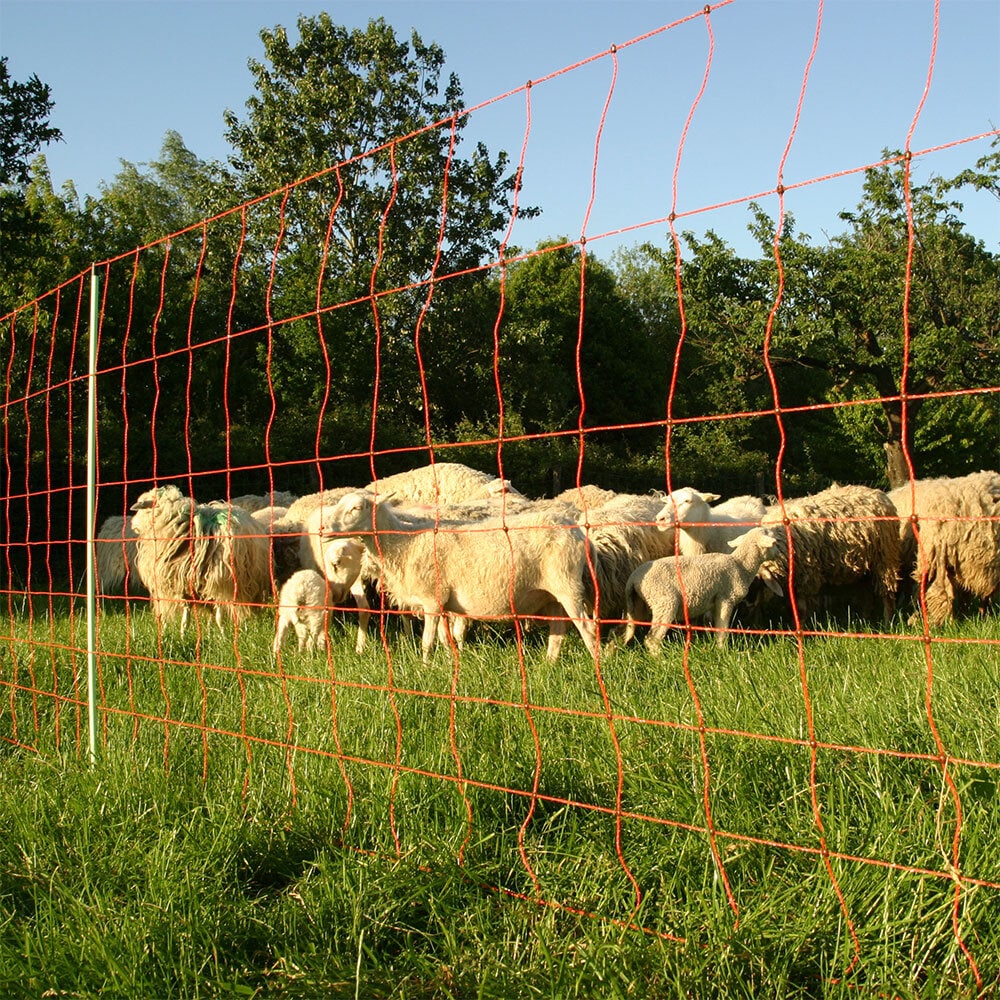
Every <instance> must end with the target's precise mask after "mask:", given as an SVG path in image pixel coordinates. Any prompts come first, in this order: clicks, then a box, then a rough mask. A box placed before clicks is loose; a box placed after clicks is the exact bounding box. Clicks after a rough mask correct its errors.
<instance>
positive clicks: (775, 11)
mask: <svg viewBox="0 0 1000 1000" xmlns="http://www.w3.org/2000/svg"><path fill="white" fill-rule="evenodd" d="M702 6H703V5H702V4H700V3H698V2H696V0H658V2H648V0H503V2H494V0H433V2H432V0H427V2H421V0H407V2H403V0H396V2H392V0H382V2H379V3H374V2H366V0H350V2H335V3H327V4H317V3H311V2H305V0H301V2H285V0H172V2H170V0H126V2H122V0H100V2H95V0H70V2H63V0H0V52H2V54H4V55H6V56H8V60H9V62H8V67H9V70H10V72H11V75H12V77H13V78H14V79H16V80H23V79H26V78H27V77H28V76H29V75H30V74H32V73H37V74H38V75H39V77H40V78H41V79H42V80H43V81H45V82H46V83H48V84H49V85H50V86H51V88H52V93H53V98H54V100H55V110H54V113H53V116H52V123H53V124H54V125H56V126H57V127H59V128H60V129H61V130H62V132H63V136H64V139H65V142H63V143H60V144H58V145H55V146H50V147H48V149H47V150H46V156H47V159H48V162H49V166H50V169H51V172H52V176H53V181H54V183H55V185H56V187H57V188H58V187H60V186H61V185H62V184H63V183H64V182H65V181H67V180H70V179H71V180H73V181H74V183H75V184H76V187H77V189H78V191H79V192H80V194H81V195H82V194H85V193H92V194H96V193H98V191H99V189H100V185H101V183H102V182H107V181H110V180H112V179H113V178H114V175H115V173H116V172H117V171H118V169H119V166H120V160H122V159H124V160H128V161H131V162H134V163H145V162H148V161H149V160H151V159H154V158H155V157H156V156H157V155H158V153H159V150H160V147H161V144H162V140H163V136H164V133H165V132H166V131H167V130H168V129H173V130H175V131H177V132H179V133H180V134H181V135H182V137H183V138H184V141H185V143H186V144H187V146H188V147H189V148H190V149H191V150H192V151H193V152H194V153H196V154H197V155H198V156H200V157H202V158H203V159H224V158H225V157H226V155H227V152H228V149H227V146H226V144H225V140H224V138H223V132H224V125H223V120H222V115H223V112H224V111H225V109H227V108H229V109H232V110H235V111H237V112H242V111H243V109H244V103H245V101H246V99H247V97H248V96H249V95H250V93H251V87H252V81H251V76H250V73H249V70H248V69H247V60H248V59H249V58H251V57H258V58H259V57H260V56H261V55H262V45H261V42H260V39H259V35H258V33H259V30H260V29H261V27H264V26H268V27H271V26H274V25H276V24H282V25H285V26H286V27H288V28H290V29H292V28H293V27H294V24H295V21H296V20H297V18H298V16H299V15H300V14H305V15H315V14H317V13H319V12H320V11H321V10H324V9H325V10H327V11H328V12H329V13H330V15H331V17H332V18H333V19H334V20H335V21H337V22H339V23H342V24H344V25H347V26H349V27H355V26H358V27H363V26H364V25H365V24H366V23H367V21H368V20H369V19H370V18H372V17H377V16H384V17H385V18H386V19H387V20H388V21H389V22H390V23H391V24H392V25H393V26H394V27H395V28H396V30H397V33H398V34H399V35H400V36H401V37H408V36H409V32H410V30H411V29H415V30H416V31H418V32H419V34H420V35H421V36H422V38H423V39H424V41H435V42H437V43H438V44H439V45H441V47H442V48H443V49H444V52H445V54H446V57H447V64H446V70H447V71H451V72H455V73H456V74H457V75H458V77H459V79H460V80H461V83H462V86H463V90H464V94H465V99H466V104H467V105H468V106H474V105H478V104H481V103H485V102H489V101H491V99H493V98H495V97H498V96H499V95H503V94H507V93H509V92H510V91H513V90H517V89H518V88H521V87H522V86H523V84H525V83H526V82H527V81H528V80H529V79H530V80H539V79H540V78H542V77H545V76H547V75H549V74H551V73H554V72H555V71H558V70H561V69H562V68H564V67H566V66H570V65H573V64H575V63H577V62H579V61H581V60H586V59H588V58H589V57H591V56H595V55H598V54H599V53H603V52H606V51H607V50H608V49H609V47H610V46H611V45H613V44H614V45H617V46H623V45H624V43H626V42H628V41H630V40H631V39H633V38H637V37H639V36H642V35H644V34H646V33H648V32H652V31H654V30H655V29H657V28H658V27H660V26H662V25H664V24H668V23H670V22H672V21H675V20H677V19H680V18H682V17H685V16H686V15H689V14H692V13H696V12H698V11H700V10H701V9H702ZM818 11H819V5H818V2H814V0H734V2H733V3H731V4H729V5H728V6H726V7H723V8H720V9H718V10H716V11H714V12H713V13H712V15H711V27H712V32H713V35H714V55H713V61H712V66H711V71H710V74H709V78H708V82H707V86H706V89H705V93H704V96H703V98H702V100H701V102H700V103H699V105H698V108H697V110H696V111H695V114H694V117H693V119H692V122H691V125H690V129H689V131H688V133H687V137H686V141H685V146H684V154H683V157H682V160H681V166H680V170H679V172H678V180H677V197H678V210H679V211H681V212H695V213H696V214H694V215H692V216H691V217H689V218H686V219H684V220H682V221H681V222H679V224H678V225H679V228H681V229H693V230H695V231H699V232H700V231H703V230H704V229H706V228H713V229H715V230H716V232H718V233H719V234H720V235H722V236H723V237H724V238H725V239H727V240H728V241H729V242H730V243H731V244H732V245H734V246H736V247H737V249H739V250H740V251H741V252H746V253H754V252H755V248H754V246H753V244H752V243H751V242H750V240H749V238H748V236H747V234H746V224H747V222H748V219H749V213H748V209H747V207H746V204H745V203H741V204H738V205H735V206H733V207H729V208H724V209H716V210H713V211H701V209H705V208H708V207H709V206H712V205H716V204H719V203H721V202H726V201H730V200H734V199H745V198H746V197H747V196H749V195H753V194H756V193H758V192H766V191H770V190H773V189H774V187H775V185H776V183H777V175H778V165H779V162H780V160H781V156H782V153H783V151H784V149H785V145H786V143H787V141H788V137H789V134H790V131H791V128H792V124H793V119H794V115H795V108H796V103H797V101H798V96H799V90H800V87H801V83H802V78H803V72H804V70H805V67H806V63H807V60H808V58H809V54H810V50H811V48H812V44H813V38H814V35H815V32H816V24H817V15H818ZM933 27H934V4H933V2H932V0H826V3H825V5H824V7H823V15H822V22H821V26H820V35H819V45H818V48H817V51H816V55H815V58H814V60H813V63H812V66H811V69H810V75H809V81H808V86H807V89H806V95H805V101H804V104H803V107H802V114H801V118H800V120H799V124H798V129H797V132H796V136H795V139H794V142H793V144H792V146H791V149H790V152H789V155H788V158H787V162H786V165H785V171H784V180H785V183H786V185H789V184H796V183H799V182H802V181H807V180H810V179H812V178H816V177H822V176H825V175H828V174H832V173H837V172H841V171H851V170H854V169H855V168H857V167H860V166H864V165H865V164H868V163H872V162H874V161H876V160H878V159H879V157H880V155H881V150H882V149H883V147H891V148H902V147H903V145H904V143H905V141H906V136H907V132H908V131H909V129H910V126H911V123H912V121H913V118H914V115H915V113H916V111H917V107H918V105H919V103H920V101H921V97H922V95H923V92H924V86H925V81H926V79H927V73H928V66H929V60H930V55H931V45H932V40H933ZM708 37H709V36H708V31H707V25H706V19H705V18H704V17H696V18H695V19H694V20H692V21H690V22H688V23H684V24H681V25H679V26H677V27H674V28H671V29H669V30H667V31H662V32H659V33H658V34H655V35H653V36H652V37H650V38H647V39H645V40H644V41H641V42H637V43H636V44H634V45H629V46H626V47H624V48H620V49H619V51H618V53H617V59H618V70H617V79H616V82H615V88H614V93H613V95H612V99H611V103H610V105H609V109H608V114H607V118H606V121H605V125H604V128H603V132H602V134H601V146H600V155H599V159H598V166H597V176H596V194H595V200H594V205H593V209H592V211H591V214H590V220H589V224H588V226H587V235H588V237H589V238H590V240H591V241H592V242H590V244H589V245H590V249H591V250H592V251H593V252H595V253H596V254H597V255H598V256H601V257H605V256H609V255H610V253H611V252H612V251H613V250H614V249H615V248H616V247H618V246H620V245H622V244H625V245H628V244H632V243H638V242H641V241H644V240H650V241H653V242H657V243H665V242H666V239H667V235H668V232H667V230H668V227H667V225H666V223H664V222H662V221H661V222H657V221H656V220H662V219H664V218H665V217H666V216H667V214H668V213H669V212H670V209H671V199H672V177H673V171H674V163H675V159H676V156H677V149H678V144H679V141H680V137H681V133H682V130H683V127H684V123H685V120H686V119H687V116H688V112H689V110H690V108H691V104H692V101H693V100H694V98H695V96H696V95H697V93H698V90H699V88H700V86H701V83H702V78H703V75H704V72H705V66H706V58H707V54H708ZM612 69H613V62H612V59H611V58H610V57H608V56H605V57H603V58H599V59H595V60H593V61H592V62H589V63H587V64H586V65H585V66H583V67H581V68H579V69H576V70H574V71H572V72H568V73H564V74H561V75H558V76H556V77H555V78H553V79H550V80H548V81H546V82H544V83H539V84H538V85H537V86H533V88H532V92H531V102H532V107H531V115H532V124H531V133H530V137H529V141H528V148H527V155H526V160H525V175H524V176H525V185H524V190H523V194H522V199H523V203H526V204H535V205H538V206H540V207H541V208H542V209H543V214H542V216H541V218H540V219H538V220H535V221H531V222H521V223H518V226H517V228H516V229H515V232H514V234H513V236H512V240H513V242H515V243H517V244H519V245H521V246H525V247H532V246H534V245H535V243H536V242H537V241H538V240H540V239H543V238H549V237H554V236H559V235H564V236H569V237H571V238H577V237H579V236H580V235H581V233H582V231H583V229H582V227H583V222H584V218H585V215H586V212H587V205H588V202H589V200H590V196H591V183H592V176H593V164H594V149H595V140H596V136H597V131H598V125H599V122H600V117H601V113H602V110H603V108H604V104H605V100H606V99H607V95H608V91H609V87H610V84H611V79H612ZM525 120H526V107H525V94H524V92H523V90H521V91H520V92H518V93H515V94H513V95H512V96H510V97H508V98H506V99H504V100H500V101H495V102H492V103H489V104H488V105H487V106H486V107H484V108H483V109H481V110H479V111H476V112H475V113H474V114H473V115H472V116H471V117H470V120H469V124H468V126H467V128H466V130H465V136H466V138H467V139H469V140H472V139H482V140H483V141H485V142H486V144H487V145H488V147H489V148H490V149H491V150H492V151H494V152H495V151H497V150H499V149H505V150H507V151H508V153H510V155H511V156H512V157H513V158H514V159H515V160H516V158H517V156H518V153H519V151H520V149H521V143H522V140H523V136H524V130H525ZM998 127H1000V2H998V0H943V2H942V3H941V11H940V32H939V37H938V43H937V54H936V62H935V66H934V73H933V77H932V80H931V86H930V90H929V92H928V94H927V97H926V101H925V103H924V106H923V110H922V113H921V117H920V119H919V121H918V124H917V127H916V129H915V132H914V134H913V139H912V143H911V147H912V148H913V149H914V150H921V149H924V148H928V147H933V146H937V145H941V144H946V143H952V142H955V141H956V140H961V139H965V138H967V137H970V136H974V135H978V134H980V133H984V132H987V131H990V130H992V129H996V128H998ZM989 151H990V141H989V140H988V139H985V140H979V141H977V142H972V143H967V144H964V145H960V146H958V147H957V148H953V149H950V150H947V151H943V152H938V153H934V154H931V155H928V156H926V157H922V158H920V159H918V160H917V161H915V164H914V176H915V179H916V180H917V182H920V181H921V180H925V179H926V178H927V177H929V176H930V175H931V174H939V175H944V176H950V175H953V174H955V173H957V172H958V171H960V170H962V169H963V168H965V167H967V166H971V165H972V164H973V163H974V162H975V160H976V159H978V158H979V157H981V156H983V155H985V154H986V153H987V152H989ZM289 179H291V178H289ZM861 183H862V178H861V176H860V175H859V174H851V175H849V176H846V177H843V178H840V179H836V180H830V181H825V182H823V183H818V184H810V185H808V186H806V187H803V188H801V189H796V190H793V191H789V192H788V193H787V194H786V208H787V210H788V211H790V212H791V213H792V214H793V215H794V216H795V219H796V225H797V228H798V229H799V230H800V231H803V232H806V233H809V234H810V235H811V236H812V237H813V239H814V240H816V241H823V240H824V239H825V238H826V236H827V235H832V234H833V233H836V232H839V231H841V229H842V228H843V226H842V223H840V221H839V219H838V218H837V213H838V212H839V211H841V210H843V209H851V208H853V207H854V206H855V205H856V203H857V201H858V199H859V196H860V191H861ZM760 200H761V203H762V204H763V207H764V208H765V209H766V210H767V211H769V212H770V213H771V214H772V216H773V215H774V214H775V212H776V210H777V198H776V196H774V195H773V194H772V195H770V196H769V197H765V198H762V199H760ZM965 205H966V208H965V212H964V218H965V220H966V223H967V225H968V227H969V229H970V230H971V231H972V232H973V233H975V235H977V236H978V237H980V238H981V239H983V240H984V241H985V242H986V243H987V246H988V247H989V248H990V249H993V250H995V251H996V250H1000V204H998V202H997V200H996V199H995V198H991V197H990V196H988V195H982V194H980V195H973V194H971V193H970V194H968V195H967V196H965ZM192 221H194V220H192ZM633 227H634V228H633ZM622 229H627V230H629V231H628V232H626V233H623V234H620V235H608V236H602V234H609V233H614V232H615V231H616V230H622ZM598 236H602V238H601V239H596V237H598Z"/></svg>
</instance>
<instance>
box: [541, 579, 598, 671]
mask: <svg viewBox="0 0 1000 1000" xmlns="http://www.w3.org/2000/svg"><path fill="white" fill-rule="evenodd" d="M555 597H556V599H557V600H558V601H559V603H560V604H561V605H562V609H563V610H562V615H561V616H560V618H559V619H557V620H559V621H561V623H562V633H565V631H566V619H569V620H570V621H572V622H573V624H574V625H575V626H576V629H577V631H578V632H579V633H580V638H582V639H583V644H584V645H585V646H586V647H587V650H588V652H589V653H590V655H591V656H592V657H593V658H594V659H595V660H596V659H597V626H596V625H595V624H594V620H593V618H590V617H589V616H588V615H587V611H586V608H584V606H583V597H582V596H581V595H580V594H574V593H566V594H561V595H560V594H556V595H555ZM561 645H562V634H560V635H559V637H558V640H557V641H556V643H555V647H554V651H553V634H552V629H550V630H549V659H550V660H554V659H555V658H556V657H557V656H558V655H559V647H560V646H561Z"/></svg>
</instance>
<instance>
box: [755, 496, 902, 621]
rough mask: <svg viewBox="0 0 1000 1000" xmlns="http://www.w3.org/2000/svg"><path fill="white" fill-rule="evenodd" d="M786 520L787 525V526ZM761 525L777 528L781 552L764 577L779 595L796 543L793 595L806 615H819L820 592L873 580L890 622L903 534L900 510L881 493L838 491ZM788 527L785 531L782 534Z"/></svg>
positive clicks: (789, 506) (771, 512) (789, 507)
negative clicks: (900, 542)
mask: <svg viewBox="0 0 1000 1000" xmlns="http://www.w3.org/2000/svg"><path fill="white" fill-rule="evenodd" d="M786 518H787V521H786ZM761 524H762V525H773V526H777V527H778V529H779V530H778V531H776V533H775V534H776V537H777V541H778V548H777V552H776V554H775V555H774V557H773V558H771V559H768V560H767V561H766V562H765V563H764V565H763V566H762V567H761V571H760V574H759V575H760V577H761V579H762V580H763V581H764V582H765V584H766V585H767V586H768V587H769V588H770V589H771V590H773V591H774V592H775V593H778V594H781V593H782V588H781V584H780V583H779V581H780V580H784V581H786V583H787V579H788V575H789V568H790V566H789V564H790V560H789V549H788V540H789V536H790V537H791V544H792V557H793V558H792V560H791V563H792V566H793V581H794V594H795V600H796V604H797V607H798V609H799V612H800V614H801V615H803V616H806V615H810V614H812V613H813V612H814V611H816V609H817V607H818V598H819V595H820V593H821V592H823V591H824V590H825V589H826V588H829V587H839V586H844V585H846V584H853V583H855V582H857V581H859V580H862V579H865V578H869V579H870V582H871V585H872V588H873V590H874V593H875V596H876V597H877V598H878V599H879V600H880V601H881V603H882V611H883V616H884V619H885V621H889V619H890V618H891V617H892V614H893V611H894V609H895V602H896V588H897V585H898V580H899V531H898V528H897V521H896V513H895V508H894V507H893V506H892V502H891V501H890V500H889V497H888V496H886V494H885V493H883V492H882V491H881V490H875V489H870V488H869V487H867V486H839V485H836V484H835V485H833V486H831V487H830V488H829V489H826V490H823V491H822V492H820V493H816V494H813V495H812V496H807V497H802V498H800V499H795V500H788V501H786V502H785V506H784V511H782V509H781V507H780V506H772V507H769V508H768V510H767V513H766V514H765V515H764V517H763V518H762V519H761ZM782 525H785V526H786V530H780V529H781V526H782Z"/></svg>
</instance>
